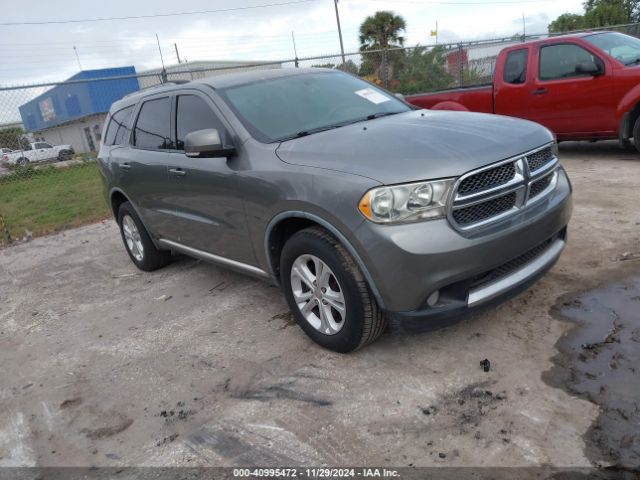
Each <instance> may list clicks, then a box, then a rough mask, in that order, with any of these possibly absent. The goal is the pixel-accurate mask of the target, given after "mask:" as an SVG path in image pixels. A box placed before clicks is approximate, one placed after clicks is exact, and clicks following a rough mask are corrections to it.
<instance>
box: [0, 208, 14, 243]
mask: <svg viewBox="0 0 640 480" xmlns="http://www.w3.org/2000/svg"><path fill="white" fill-rule="evenodd" d="M0 229H1V230H2V234H3V236H4V238H5V240H6V241H7V243H8V244H11V243H12V242H13V239H12V238H11V234H10V233H9V227H7V224H6V223H5V221H4V217H3V216H2V214H0Z"/></svg>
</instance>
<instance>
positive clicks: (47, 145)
mask: <svg viewBox="0 0 640 480" xmlns="http://www.w3.org/2000/svg"><path fill="white" fill-rule="evenodd" d="M35 148H36V149H38V148H53V147H52V146H51V145H49V144H48V143H44V142H37V143H36V144H35Z"/></svg>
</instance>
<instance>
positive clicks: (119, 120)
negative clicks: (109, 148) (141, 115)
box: [104, 105, 134, 145]
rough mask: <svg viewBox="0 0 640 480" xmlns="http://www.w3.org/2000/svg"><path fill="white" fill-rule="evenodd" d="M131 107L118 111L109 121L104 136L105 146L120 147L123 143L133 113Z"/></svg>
mask: <svg viewBox="0 0 640 480" xmlns="http://www.w3.org/2000/svg"><path fill="white" fill-rule="evenodd" d="M133 107H134V106H133V105H131V106H130V107H127V108H123V109H122V110H118V111H117V112H116V113H114V114H113V116H112V117H111V120H109V127H108V128H107V133H106V135H105V141H104V143H105V144H106V145H122V144H123V143H125V141H126V138H127V134H128V133H129V128H128V126H127V125H129V119H130V118H131V114H132V113H133Z"/></svg>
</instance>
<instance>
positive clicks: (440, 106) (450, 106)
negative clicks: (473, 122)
mask: <svg viewBox="0 0 640 480" xmlns="http://www.w3.org/2000/svg"><path fill="white" fill-rule="evenodd" d="M431 110H454V111H456V112H468V111H469V109H468V108H467V107H465V106H464V105H462V104H461V103H458V102H453V101H450V100H446V101H444V102H440V103H436V104H435V105H434V106H433V107H431Z"/></svg>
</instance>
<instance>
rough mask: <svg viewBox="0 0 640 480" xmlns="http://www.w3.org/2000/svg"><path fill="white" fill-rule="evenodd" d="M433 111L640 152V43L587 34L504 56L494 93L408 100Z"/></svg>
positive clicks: (489, 89) (457, 92) (467, 91)
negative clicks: (506, 120)
mask: <svg viewBox="0 0 640 480" xmlns="http://www.w3.org/2000/svg"><path fill="white" fill-rule="evenodd" d="M406 100H407V101H408V102H410V103H412V104H414V105H417V106H419V107H423V108H429V109H434V110H466V111H474V112H485V113H497V114H501V115H509V116H512V117H519V118H525V119H527V120H533V121H534V122H538V123H541V124H542V125H544V126H546V127H547V128H549V129H550V130H551V131H552V132H554V133H555V134H556V136H557V138H558V141H562V140H603V139H615V138H617V139H619V140H620V142H621V143H622V144H623V145H625V146H626V145H628V144H630V139H632V138H633V140H634V144H635V146H636V148H637V149H638V150H640V40H639V39H637V38H634V37H630V36H628V35H624V34H621V33H617V32H598V33H582V34H577V35H566V36H559V37H552V38H547V39H544V40H536V41H532V42H527V43H522V44H518V45H514V46H510V47H507V48H505V49H504V50H502V51H501V52H500V54H499V55H498V59H497V62H496V68H495V73H494V79H493V84H492V85H487V86H480V87H470V88H458V89H454V90H446V91H440V92H434V93H427V94H420V95H412V96H408V97H407V98H406Z"/></svg>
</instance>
